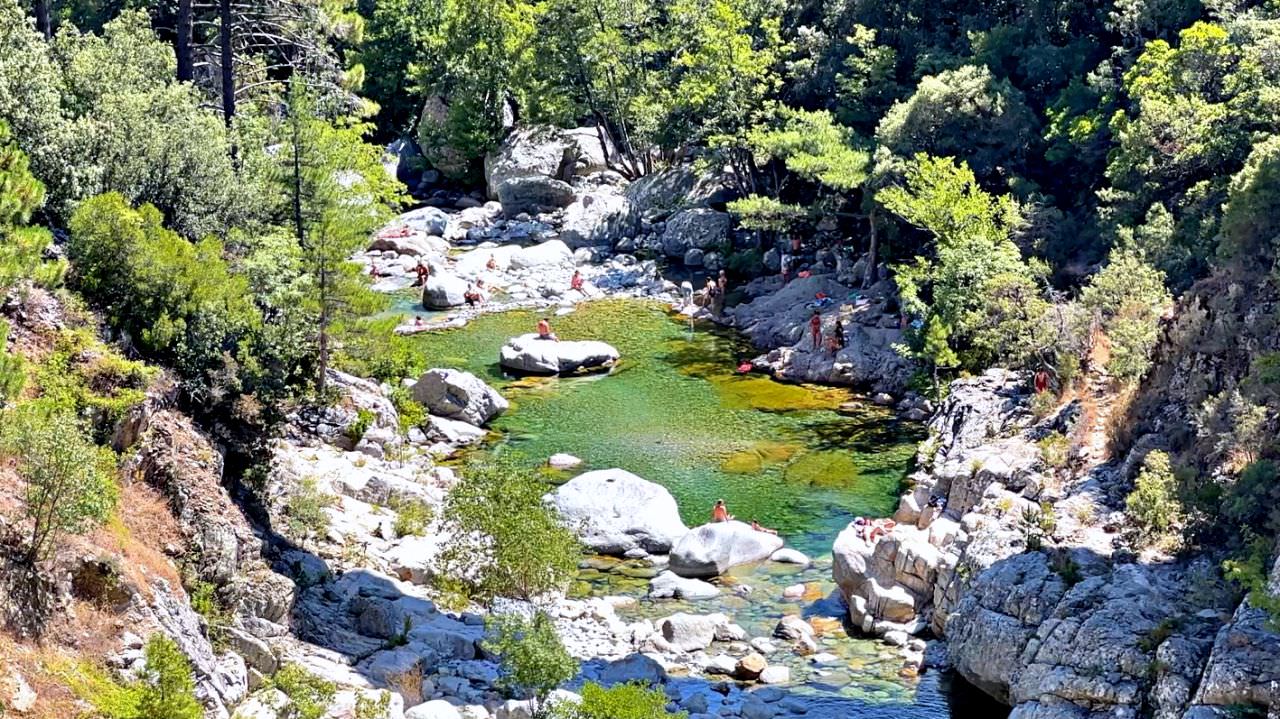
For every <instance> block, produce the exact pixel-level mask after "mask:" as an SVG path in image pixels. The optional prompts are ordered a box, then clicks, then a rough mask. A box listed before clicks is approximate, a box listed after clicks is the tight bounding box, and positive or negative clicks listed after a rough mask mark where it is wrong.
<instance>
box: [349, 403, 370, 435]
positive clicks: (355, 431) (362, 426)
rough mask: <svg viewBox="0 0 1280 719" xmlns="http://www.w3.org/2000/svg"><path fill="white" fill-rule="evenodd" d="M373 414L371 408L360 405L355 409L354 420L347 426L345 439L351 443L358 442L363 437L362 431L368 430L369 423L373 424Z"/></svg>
mask: <svg viewBox="0 0 1280 719" xmlns="http://www.w3.org/2000/svg"><path fill="white" fill-rule="evenodd" d="M373 420H374V414H373V411H372V410H368V409H365V408H364V407H361V408H359V409H357V410H356V421H354V422H352V423H351V425H350V426H348V427H347V439H349V440H351V442H352V444H356V443H359V442H360V440H362V439H364V433H365V432H368V431H369V425H371V424H373Z"/></svg>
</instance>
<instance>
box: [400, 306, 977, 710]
mask: <svg viewBox="0 0 1280 719" xmlns="http://www.w3.org/2000/svg"><path fill="white" fill-rule="evenodd" d="M537 317H538V315H537V314H535V313H533V312H526V311H515V312H506V313H501V314H494V315H486V316H482V317H480V318H477V319H475V320H473V321H472V322H471V323H470V324H469V325H468V326H467V327H465V328H462V329H459V330H450V331H444V332H437V333H430V334H424V335H419V336H417V337H416V338H415V341H416V342H417V343H418V346H419V348H420V350H421V351H422V352H423V354H424V356H425V360H426V362H427V364H429V365H430V366H447V367H457V368H461V369H466V370H469V371H471V372H473V373H475V374H477V375H479V376H481V377H483V378H484V379H486V380H487V381H489V382H490V383H491V384H493V385H494V386H496V387H498V388H500V389H502V391H503V393H504V395H506V396H507V397H508V399H509V400H511V403H512V407H511V409H510V410H509V411H508V412H507V413H506V414H504V415H503V416H502V417H500V418H498V419H497V420H495V422H494V429H496V430H498V432H499V434H498V436H499V437H500V439H499V440H497V441H496V442H495V443H494V444H493V445H491V446H489V447H486V448H484V449H483V450H480V451H481V452H494V453H502V454H505V455H508V456H511V457H514V458H516V459H517V460H518V461H520V462H523V463H526V464H528V466H530V467H538V466H540V465H542V464H543V463H545V461H546V459H547V457H549V456H551V455H552V454H555V453H557V452H567V453H569V454H573V455H576V456H578V457H580V458H582V459H583V460H584V461H585V463H586V468H597V469H598V468H606V467H621V468H623V469H626V470H629V471H631V472H634V473H636V474H638V475H640V476H641V477H644V478H646V479H649V480H651V481H654V482H658V483H660V484H662V485H663V486H665V487H666V488H667V489H668V490H670V491H671V493H672V495H674V496H675V498H676V500H677V502H679V504H680V508H681V515H682V516H683V519H684V521H685V522H686V523H687V524H689V525H690V526H693V525H696V524H701V523H702V522H704V521H706V519H707V517H708V515H709V513H710V509H711V505H712V503H713V502H714V501H715V500H716V499H721V498H722V499H724V500H725V501H726V503H727V504H728V506H729V508H730V511H732V512H733V513H735V514H736V515H737V516H738V517H739V518H741V519H751V518H755V519H757V520H759V521H760V522H761V523H762V524H764V525H766V526H771V527H776V528H777V529H778V530H779V531H780V532H781V534H782V535H783V536H784V537H785V538H786V540H787V543H788V544H789V545H791V546H794V547H796V548H798V549H800V550H801V551H804V552H806V553H808V554H809V555H810V556H813V557H815V558H818V559H819V561H818V563H817V564H816V565H815V566H814V567H812V568H810V569H806V570H798V569H797V568H794V567H791V568H788V567H779V566H777V565H767V566H759V567H745V568H739V569H738V570H735V571H734V572H733V573H732V574H731V575H730V576H728V577H725V578H722V583H724V584H726V585H729V584H747V585H749V586H751V587H752V590H753V591H752V593H751V594H750V595H749V598H747V599H743V598H740V597H737V596H734V595H733V593H732V592H731V591H730V590H729V587H726V591H725V592H724V593H723V594H722V597H721V598H720V599H718V600H710V601H707V602H701V603H698V604H696V605H686V604H684V603H681V602H641V603H640V604H639V605H637V606H636V607H635V608H634V609H633V610H631V613H632V614H633V616H650V617H660V616H666V615H668V614H670V613H672V612H675V611H681V610H682V609H687V610H689V611H695V612H709V611H726V612H729V613H731V614H732V615H733V616H734V617H735V619H736V620H737V621H739V623H741V624H742V625H743V626H744V627H745V628H746V629H747V630H748V632H749V633H750V634H751V635H752V636H768V634H769V633H770V631H771V630H772V628H773V625H774V624H775V623H776V622H777V619H778V617H779V616H781V615H782V614H784V613H804V614H805V615H806V616H809V617H824V616H825V617H831V619H828V620H825V621H826V625H827V627H828V630H827V631H826V632H824V636H822V638H821V640H822V644H823V650H824V651H828V652H830V653H833V654H836V655H837V656H838V657H839V658H840V660H839V662H838V663H837V664H836V665H835V666H832V667H824V668H821V669H818V668H814V667H811V666H809V665H808V663H807V662H806V660H805V659H804V658H800V657H796V658H794V659H792V660H790V661H791V662H792V663H793V677H794V678H796V679H799V680H801V681H804V682H806V684H805V685H804V686H801V687H796V689H795V690H796V691H800V692H804V693H805V695H806V699H808V698H809V697H812V701H813V702H814V708H815V709H816V708H818V707H819V706H821V707H823V708H824V711H823V712H821V714H822V715H823V716H826V715H832V716H865V717H908V716H910V717H946V716H954V717H960V716H970V715H968V714H966V713H965V712H957V711H955V710H954V709H953V708H949V707H948V700H947V696H948V695H949V694H948V692H946V691H944V690H943V689H944V687H943V686H942V684H944V683H945V682H942V681H941V680H939V679H938V678H936V677H931V676H929V675H927V674H926V676H924V677H921V678H913V677H903V676H902V671H901V660H900V658H899V657H898V656H897V654H896V652H893V651H889V650H887V649H885V648H883V647H882V646H881V645H879V644H878V643H876V642H870V641H861V640H852V639H849V638H848V636H847V634H846V632H845V631H844V628H843V627H841V626H840V623H839V621H838V619H837V618H838V617H839V616H840V613H841V612H840V608H839V607H838V606H835V605H834V603H832V602H829V601H823V600H822V599H821V598H823V597H826V596H827V594H829V593H830V591H831V590H832V589H833V587H834V585H833V584H832V583H831V571H830V559H829V554H830V550H831V543H832V542H833V540H834V539H835V535H836V533H838V532H839V531H840V530H841V529H842V528H843V527H844V526H845V525H846V524H848V522H849V521H850V519H851V518H852V517H854V516H855V515H859V514H864V515H886V514H889V513H891V512H892V511H893V509H894V507H895V506H896V502H897V496H898V493H899V491H900V488H901V485H902V482H903V480H904V479H905V476H906V473H907V471H908V469H909V466H910V462H911V457H912V455H913V454H914V451H915V444H916V442H918V440H919V439H920V438H921V436H922V432H921V430H920V428H919V427H918V426H915V425H909V424H905V423H901V422H898V421H897V420H896V419H895V418H894V416H893V414H892V413H889V412H885V411H884V410H881V409H878V408H874V407H871V406H869V405H867V406H864V405H862V404H857V398H856V397H855V396H854V395H852V394H850V393H849V392H847V391H844V390H840V389H831V388H821V387H812V386H801V385H787V384H781V383H777V382H773V381H772V380H770V379H768V378H767V377H764V376H761V375H754V374H749V375H742V374H738V373H737V372H736V371H735V368H736V367H737V366H738V364H739V363H740V362H741V361H742V360H744V359H749V358H750V357H752V356H754V352H753V351H752V349H751V348H750V346H749V345H748V344H746V343H745V342H744V341H743V340H742V339H741V338H740V337H738V336H737V335H735V334H733V333H729V332H723V331H718V330H712V329H710V328H707V327H704V326H700V327H698V328H697V329H694V328H692V327H691V326H690V325H689V324H687V323H685V322H681V321H677V320H675V319H673V318H672V317H671V316H670V315H669V314H668V313H667V312H666V311H665V309H664V308H663V307H662V306H661V305H658V304H654V303H644V302H638V301H601V302H594V303H590V304H586V305H580V306H579V307H578V309H577V310H575V311H574V312H573V313H571V314H568V315H565V316H562V317H553V318H551V321H552V324H553V325H554V326H555V330H556V332H557V334H559V335H560V337H561V338H563V339H599V340H603V341H605V342H608V343H610V344H612V345H613V346H615V347H617V348H618V350H619V351H620V352H621V354H622V358H623V359H622V361H621V363H620V364H619V366H618V367H616V368H615V369H614V370H613V372H612V373H610V374H609V375H607V376H604V375H597V376H591V377H580V378H568V379H533V380H530V379H528V378H525V379H515V378H510V377H506V376H504V375H503V373H502V371H501V369H500V368H499V367H498V365H497V356H498V349H499V348H500V347H501V345H502V343H503V342H504V341H505V340H506V339H507V338H508V337H512V336H515V335H518V334H523V333H525V332H529V331H532V329H533V326H534V324H535V322H536V321H537ZM855 405H856V406H855ZM579 471H580V470H579ZM575 473H576V471H575ZM568 476H569V475H565V477H566V478H567V477H568ZM599 570H600V568H599V567H597V568H595V569H587V570H584V571H583V576H582V578H581V579H582V581H581V582H580V583H579V585H578V591H579V592H588V591H589V592H602V591H609V592H613V593H624V594H631V595H642V594H643V593H644V590H645V587H646V584H647V580H646V572H645V571H644V570H642V569H639V568H626V567H622V568H615V569H614V570H613V571H599ZM796 583H805V584H806V585H807V586H808V588H809V591H808V592H807V594H806V599H805V600H800V601H795V602H786V601H784V600H782V599H781V590H782V588H783V587H785V586H787V585H790V584H796ZM818 623H819V624H822V621H819V622H818ZM773 659H777V657H774V658H773ZM827 710H829V711H827ZM985 715H986V716H994V714H990V713H987V714H985ZM972 716H976V715H972Z"/></svg>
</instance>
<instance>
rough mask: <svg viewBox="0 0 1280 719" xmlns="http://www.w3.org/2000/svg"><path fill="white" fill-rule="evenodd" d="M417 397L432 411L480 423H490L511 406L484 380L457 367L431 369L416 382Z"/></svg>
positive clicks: (476, 423) (415, 393) (416, 398)
mask: <svg viewBox="0 0 1280 719" xmlns="http://www.w3.org/2000/svg"><path fill="white" fill-rule="evenodd" d="M413 398H414V399H415V400H417V401H418V402H419V403H420V404H422V406H423V407H425V408H426V410H427V412H429V413H430V414H433V415H439V416H442V417H447V418H449V419H455V420H459V421H462V422H466V423H467V424H473V425H476V426H480V425H483V424H485V423H487V422H488V421H489V420H491V419H493V418H494V417H496V416H498V415H500V414H502V413H503V412H505V411H506V410H507V407H509V406H510V405H509V404H508V403H507V400H506V399H505V398H503V396H502V395H501V394H498V391H497V390H496V389H494V388H492V387H490V386H489V385H487V384H485V382H484V380H482V379H480V378H479V377H477V376H475V375H473V374H471V373H470V372H463V371H462V370H455V369H432V370H427V371H426V372H425V373H424V374H423V375H422V376H421V377H419V378H418V381H417V383H415V384H414V386H413Z"/></svg>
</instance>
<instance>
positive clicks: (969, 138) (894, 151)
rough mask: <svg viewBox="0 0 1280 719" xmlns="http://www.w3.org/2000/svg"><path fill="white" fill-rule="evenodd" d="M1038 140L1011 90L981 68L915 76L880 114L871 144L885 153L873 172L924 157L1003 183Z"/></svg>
mask: <svg viewBox="0 0 1280 719" xmlns="http://www.w3.org/2000/svg"><path fill="white" fill-rule="evenodd" d="M1038 136H1039V131H1038V123H1037V121H1036V119H1035V116H1034V115H1033V114H1032V112H1031V110H1030V109H1029V108H1028V107H1027V106H1026V104H1025V102H1024V99H1023V95H1022V93H1021V92H1020V91H1018V89H1017V88H1015V87H1014V86H1013V85H1012V84H1011V83H1010V82H1009V81H1008V80H1006V79H1002V78H997V77H995V76H993V75H992V73H991V71H990V70H989V69H988V68H986V67H979V66H975V65H965V66H964V67H960V68H958V69H955V70H948V71H946V72H942V73H939V74H937V75H929V76H926V77H923V78H921V79H920V84H919V85H918V86H917V87H916V90H915V93H914V94H913V95H912V96H911V97H910V98H908V99H907V100H903V101H901V102H898V103H896V104H895V105H894V106H893V107H892V108H891V109H890V110H889V111H888V112H887V113H886V114H885V116H884V118H883V119H881V120H880V125H879V127H877V128H876V142H877V143H878V144H879V146H880V147H881V148H882V149H883V151H884V152H886V153H888V155H886V156H883V157H880V158H878V159H877V164H878V167H877V170H878V171H879V172H882V173H883V172H892V168H893V167H894V165H895V163H896V162H901V161H906V160H909V159H910V158H911V157H913V156H915V155H918V154H929V155H934V156H938V157H953V158H956V159H957V160H958V161H959V162H960V163H962V164H964V165H966V166H968V167H970V168H972V169H973V172H974V173H975V174H976V175H977V177H978V178H980V179H982V180H983V181H984V182H985V181H991V182H994V181H996V180H1000V179H1004V180H1005V181H1006V182H1007V181H1008V179H1009V178H1008V175H1007V173H1013V174H1015V175H1016V174H1021V173H1022V171H1023V169H1024V166H1025V163H1026V160H1027V157H1028V154H1029V152H1030V150H1031V149H1032V147H1033V146H1034V144H1035V141H1036V140H1037V138H1038ZM1002 175H1003V178H1002ZM940 210H942V208H940ZM942 211H945V210H942ZM905 219H907V220H908V221H909V222H913V221H912V220H910V218H905Z"/></svg>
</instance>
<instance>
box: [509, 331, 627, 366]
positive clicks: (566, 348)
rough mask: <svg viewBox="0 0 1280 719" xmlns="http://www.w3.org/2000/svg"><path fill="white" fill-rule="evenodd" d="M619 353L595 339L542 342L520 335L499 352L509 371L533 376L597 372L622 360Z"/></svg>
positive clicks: (534, 335)
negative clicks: (619, 359)
mask: <svg viewBox="0 0 1280 719" xmlns="http://www.w3.org/2000/svg"><path fill="white" fill-rule="evenodd" d="M618 358H619V355H618V350H616V349H614V348H613V347H612V346H610V345H608V344H606V343H604V342H598V341H594V340H577V341H570V340H562V341H558V342H557V341H555V340H549V339H542V338H540V337H539V336H538V335H537V334H534V333H530V334H527V335H520V336H519V337H513V338H511V339H509V340H507V343H506V344H504V345H503V346H502V349H501V350H500V351H499V355H498V362H499V363H500V364H501V365H502V366H503V367H505V368H507V369H511V370H516V371H517V372H526V373H529V374H570V373H573V372H597V371H601V370H606V369H609V368H610V367H612V366H613V365H614V364H615V363H616V362H617V361H618Z"/></svg>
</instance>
